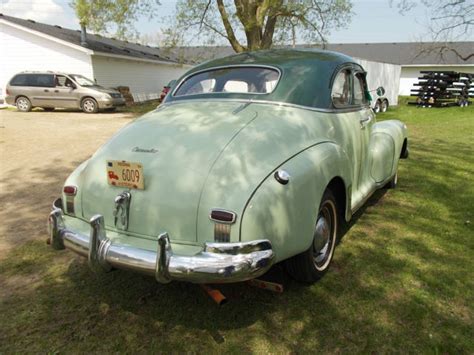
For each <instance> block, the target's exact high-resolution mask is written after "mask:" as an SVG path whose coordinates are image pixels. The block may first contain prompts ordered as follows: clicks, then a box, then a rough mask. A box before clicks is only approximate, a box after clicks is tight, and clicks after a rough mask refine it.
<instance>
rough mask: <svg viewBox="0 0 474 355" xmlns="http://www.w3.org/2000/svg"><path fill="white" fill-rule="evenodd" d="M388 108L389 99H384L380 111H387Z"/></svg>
mask: <svg viewBox="0 0 474 355" xmlns="http://www.w3.org/2000/svg"><path fill="white" fill-rule="evenodd" d="M387 108H388V101H387V100H383V101H382V104H381V105H380V112H387Z"/></svg>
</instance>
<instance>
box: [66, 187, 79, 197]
mask: <svg viewBox="0 0 474 355" xmlns="http://www.w3.org/2000/svg"><path fill="white" fill-rule="evenodd" d="M63 192H64V193H65V194H66V195H68V196H76V192H77V187H76V186H64V189H63Z"/></svg>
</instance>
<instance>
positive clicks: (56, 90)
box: [5, 72, 125, 113]
mask: <svg viewBox="0 0 474 355" xmlns="http://www.w3.org/2000/svg"><path fill="white" fill-rule="evenodd" d="M5 101H6V102H7V103H8V104H9V105H15V106H16V107H17V108H18V110H20V111H23V112H28V111H30V110H31V109H32V108H33V107H41V108H43V109H44V110H45V111H53V110H54V109H55V108H79V109H81V110H82V111H84V112H86V113H94V112H98V111H99V110H102V109H103V110H107V111H113V110H114V109H115V108H116V107H117V106H123V105H125V100H124V98H123V97H122V95H121V94H120V92H118V91H116V90H113V89H106V88H104V87H102V86H100V85H97V84H96V83H95V82H94V81H92V80H90V79H87V78H86V77H84V76H82V75H79V74H63V73H53V72H23V73H19V74H16V75H15V76H14V77H13V78H12V79H11V80H10V82H9V83H8V85H7V88H6V95H5Z"/></svg>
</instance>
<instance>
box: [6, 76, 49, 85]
mask: <svg viewBox="0 0 474 355" xmlns="http://www.w3.org/2000/svg"><path fill="white" fill-rule="evenodd" d="M10 85H11V86H40V87H54V86H55V85H54V75H52V74H18V75H16V76H15V77H13V79H12V80H11V81H10Z"/></svg>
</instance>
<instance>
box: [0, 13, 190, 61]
mask: <svg viewBox="0 0 474 355" xmlns="http://www.w3.org/2000/svg"><path fill="white" fill-rule="evenodd" d="M0 19H3V20H6V21H9V22H11V23H14V24H17V25H20V26H23V27H25V28H28V29H30V30H34V31H38V32H41V33H43V34H46V35H49V36H52V37H55V38H57V39H60V40H63V41H66V42H69V43H72V44H75V45H77V46H81V31H80V30H71V29H68V28H63V27H61V26H53V25H47V24H44V23H40V22H36V21H33V20H25V19H21V18H17V17H12V16H7V15H3V14H0ZM85 48H87V49H91V50H93V51H95V52H101V53H106V54H114V55H121V56H127V57H132V58H140V59H148V60H155V61H161V62H170V63H179V62H182V61H180V60H178V57H177V56H175V55H174V54H173V53H171V52H170V51H169V50H166V49H161V48H157V47H150V46H144V45H141V44H138V43H131V42H127V41H120V40H117V39H114V38H108V37H103V36H100V35H94V34H91V33H88V34H87V46H86V47H85Z"/></svg>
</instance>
